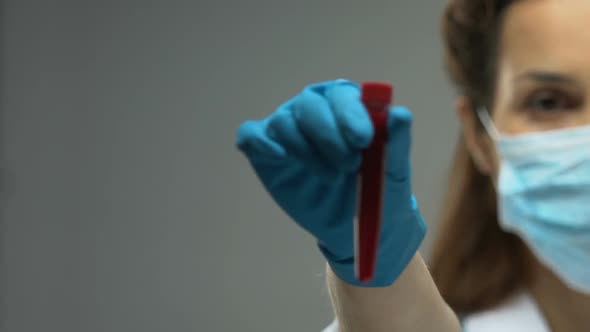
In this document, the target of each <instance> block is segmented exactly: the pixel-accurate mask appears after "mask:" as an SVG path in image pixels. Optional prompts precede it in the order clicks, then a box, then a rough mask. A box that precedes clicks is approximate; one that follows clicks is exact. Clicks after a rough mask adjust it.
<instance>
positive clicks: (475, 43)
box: [430, 0, 528, 314]
mask: <svg viewBox="0 0 590 332" xmlns="http://www.w3.org/2000/svg"><path fill="white" fill-rule="evenodd" d="M514 1H515V0H512V1H501V0H451V1H450V3H449V5H448V6H447V9H446V11H445V13H444V17H443V38H444V41H445V46H446V49H445V51H446V65H447V69H448V71H449V74H450V76H451V79H452V81H453V82H454V84H455V85H456V86H457V88H458V89H459V92H460V93H461V94H462V95H464V96H467V97H468V98H469V99H470V100H471V101H472V104H473V105H474V106H478V105H488V106H491V104H492V103H493V95H494V92H493V91H494V83H495V59H496V58H497V56H496V54H497V53H496V45H497V44H498V43H497V40H498V35H499V26H500V25H501V21H502V14H503V13H504V12H505V9H506V8H507V7H508V6H509V5H510V4H511V3H513V2H514ZM490 109H491V107H490ZM496 204H497V203H496V197H495V191H494V188H493V183H492V181H491V179H490V178H489V176H486V175H484V174H483V173H481V172H480V171H479V170H478V169H477V167H476V165H475V163H474V162H473V160H472V159H471V156H470V154H469V152H468V151H467V148H466V146H465V142H464V141H463V139H462V138H461V139H459V142H458V144H457V148H456V152H455V160H454V164H453V165H452V169H451V176H450V183H449V192H448V195H447V197H446V201H445V203H444V211H443V214H442V223H441V226H440V228H439V235H438V238H437V239H436V241H435V245H434V250H433V256H432V260H431V267H430V268H431V271H432V275H433V278H434V280H435V282H436V283H437V285H438V288H439V290H440V292H441V294H442V296H443V297H444V299H445V300H446V301H447V303H448V304H449V305H450V306H451V308H453V309H454V310H455V311H456V312H458V313H459V314H468V313H472V312H475V311H479V310H483V309H487V308H490V307H493V306H495V305H497V304H499V303H500V302H501V301H503V300H504V299H506V298H507V297H508V296H509V295H511V293H512V292H514V291H515V290H516V289H517V288H519V287H522V286H523V285H525V284H526V282H527V278H528V271H527V265H526V259H525V247H524V245H523V244H522V242H521V241H520V239H519V238H518V237H516V236H515V235H512V234H510V233H507V232H505V231H503V230H502V229H501V228H500V226H499V224H498V219H497V213H496Z"/></svg>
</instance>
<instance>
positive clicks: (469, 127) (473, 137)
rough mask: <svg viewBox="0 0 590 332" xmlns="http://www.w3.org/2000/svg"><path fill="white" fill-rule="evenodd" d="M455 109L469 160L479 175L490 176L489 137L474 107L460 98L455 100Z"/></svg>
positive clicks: (467, 99) (462, 97)
mask: <svg viewBox="0 0 590 332" xmlns="http://www.w3.org/2000/svg"><path fill="white" fill-rule="evenodd" d="M455 108H456V111H457V115H458V117H459V121H460V123H461V127H462V128H463V139H464V140H465V144H466V145H467V149H468V150H469V153H470V154H471V158H472V159H473V161H474V162H475V164H476V166H477V168H478V169H479V171H480V172H481V173H483V174H485V175H491V174H492V172H493V167H492V165H493V160H494V158H493V153H494V149H493V145H492V144H490V143H491V142H490V138H489V136H488V135H487V133H486V131H485V130H483V127H482V126H481V125H480V123H479V119H478V118H477V116H476V109H475V105H474V104H473V102H472V101H471V100H470V99H469V98H468V97H466V96H460V97H458V98H457V100H456V103H455Z"/></svg>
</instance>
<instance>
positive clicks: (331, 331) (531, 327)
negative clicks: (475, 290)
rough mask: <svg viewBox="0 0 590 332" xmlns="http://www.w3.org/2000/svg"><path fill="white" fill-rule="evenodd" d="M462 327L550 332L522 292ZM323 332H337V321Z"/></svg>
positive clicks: (480, 331) (471, 331)
mask: <svg viewBox="0 0 590 332" xmlns="http://www.w3.org/2000/svg"><path fill="white" fill-rule="evenodd" d="M462 325H463V331H464V332H498V331H502V332H550V331H549V326H548V325H547V322H546V321H545V318H544V317H543V314H542V313H541V310H540V309H539V307H538V305H537V303H536V302H535V300H534V299H533V298H532V297H531V296H530V295H529V294H528V293H527V292H524V291H523V292H519V293H517V294H515V295H514V296H512V297H511V298H510V299H509V300H507V301H506V302H505V303H504V304H502V305H501V306H499V307H497V308H494V309H490V310H486V311H482V312H478V313H475V314H471V315H469V316H467V317H465V318H464V320H463V324H462ZM323 332H338V321H336V320H335V321H334V322H332V324H330V326H328V327H326V328H325V329H324V331H323Z"/></svg>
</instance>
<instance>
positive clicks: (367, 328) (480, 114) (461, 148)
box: [238, 0, 590, 332]
mask: <svg viewBox="0 0 590 332" xmlns="http://www.w3.org/2000/svg"><path fill="white" fill-rule="evenodd" d="M589 22H590V1H587V0H513V1H500V0H451V1H450V3H449V4H448V7H447V9H446V11H445V13H444V17H443V35H444V41H445V44H446V63H447V67H448V70H449V73H450V76H451V79H452V81H453V83H454V84H455V85H456V87H457V88H458V91H459V97H458V98H457V102H456V111H457V114H458V116H459V119H460V121H461V124H462V135H461V138H460V140H459V142H458V145H457V150H456V155H455V161H454V165H453V167H452V170H453V171H452V174H451V177H450V184H449V190H448V192H447V195H446V198H445V201H446V204H445V205H444V206H445V209H444V212H443V213H442V226H441V230H440V232H439V233H440V234H439V238H438V240H437V242H436V245H435V248H434V254H433V259H432V262H431V266H430V268H427V267H426V266H425V264H424V262H423V260H422V258H421V257H420V254H418V253H417V249H418V247H419V245H420V243H421V241H422V239H423V237H424V234H425V223H424V220H423V219H422V217H421V215H420V212H419V207H418V201H417V200H416V198H415V197H414V196H413V194H412V189H411V165H410V154H409V151H410V137H411V133H410V131H411V123H412V114H411V112H410V111H409V110H408V109H406V108H402V107H393V108H392V109H391V116H390V119H391V120H390V123H389V127H388V129H389V138H388V139H389V141H388V146H387V150H388V151H387V153H388V159H387V161H386V180H385V181H386V183H385V197H384V207H383V212H382V215H383V226H382V233H381V235H380V236H381V242H380V248H379V254H378V263H377V265H378V266H377V272H376V278H375V279H374V281H373V282H372V283H370V284H360V283H359V282H358V281H357V280H356V278H355V273H354V243H353V242H354V240H353V220H354V216H355V213H356V206H355V197H356V192H357V187H356V179H357V175H358V169H359V165H360V162H361V151H362V149H363V148H365V147H367V146H368V145H369V144H370V142H371V140H372V137H373V128H372V126H371V122H370V120H369V118H368V116H367V112H366V110H365V108H364V107H363V105H362V103H361V102H360V92H359V86H358V85H357V84H356V83H354V82H350V81H345V80H337V81H331V82H325V83H319V84H314V85H310V86H308V87H306V88H305V89H303V91H302V92H301V93H299V94H298V95H297V96H295V97H294V98H292V99H291V100H289V101H287V102H286V103H285V104H283V105H281V106H280V107H279V108H278V109H277V110H276V111H275V112H274V113H273V114H272V115H270V116H269V117H268V118H266V119H264V120H262V121H249V122H246V123H244V124H243V125H242V126H241V127H240V129H239V132H238V147H239V148H240V150H241V151H243V152H244V154H245V155H246V156H247V158H248V159H249V161H250V163H251V165H252V167H253V168H254V170H255V171H256V173H257V175H258V177H259V178H260V180H261V182H262V184H263V185H264V186H265V188H266V189H267V190H268V192H269V193H270V194H271V196H272V197H273V199H274V200H275V201H276V202H277V204H279V205H280V206H281V208H282V209H283V210H284V211H285V212H286V213H287V214H288V215H289V216H290V217H291V218H292V219H293V220H294V221H295V222H296V223H298V224H299V225H300V226H301V227H302V228H303V229H305V230H307V231H308V232H309V233H311V234H312V235H313V236H314V237H315V238H316V239H317V243H318V248H319V250H320V251H321V253H322V254H323V255H324V256H325V258H326V260H327V262H328V265H327V281H328V285H329V289H330V294H331V298H332V303H333V307H334V312H335V315H336V319H335V321H334V323H333V324H332V325H331V326H329V327H328V328H327V329H326V331H342V332H361V331H362V332H380V331H413V332H420V331H428V332H431V331H441V332H446V331H461V330H463V331H468V332H484V331H503V332H509V331H531V332H548V331H553V332H574V331H590V26H589V25H588V24H589ZM443 108H444V107H443Z"/></svg>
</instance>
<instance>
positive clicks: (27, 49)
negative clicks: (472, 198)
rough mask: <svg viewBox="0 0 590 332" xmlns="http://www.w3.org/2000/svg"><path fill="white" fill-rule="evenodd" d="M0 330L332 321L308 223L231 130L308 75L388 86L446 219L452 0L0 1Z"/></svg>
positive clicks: (291, 326) (433, 210)
mask: <svg viewBox="0 0 590 332" xmlns="http://www.w3.org/2000/svg"><path fill="white" fill-rule="evenodd" d="M0 3H1V7H0V15H1V19H0V28H1V35H0V43H1V45H0V46H1V47H0V65H1V68H0V79H1V81H0V91H1V95H0V116H1V118H0V125H1V128H0V135H1V136H0V137H1V143H0V167H1V173H0V176H1V178H0V180H1V181H0V193H1V196H0V198H1V206H0V208H1V215H0V216H1V219H0V234H1V238H0V244H1V247H0V254H1V256H0V287H1V289H0V297H1V302H0V324H1V325H0V330H1V331H2V332H37V331H45V332H53V331H56V332H57V331H60V332H69V331H75V332H80V331H84V332H95V331H96V332H98V331H109V332H123V331H125V332H129V331H141V332H151V331H154V332H155V331H174V332H184V331H281V332H301V331H320V330H321V329H322V328H323V327H324V326H326V325H327V324H328V323H329V322H330V321H331V320H332V317H333V316H332V312H331V308H330V304H329V298H328V294H327V290H326V287H325V285H324V280H323V271H324V263H323V260H322V257H321V255H320V254H319V253H318V251H317V250H316V247H315V244H314V241H313V239H312V238H311V237H310V236H308V235H307V234H306V233H304V232H302V231H300V230H299V229H298V228H297V226H295V224H294V223H292V222H290V220H288V218H287V217H286V216H285V215H284V214H283V213H282V212H281V211H280V210H279V208H278V207H277V206H275V204H273V202H272V200H271V199H270V198H269V196H268V195H267V194H266V193H265V191H264V189H263V188H262V186H261V185H260V184H259V183H258V181H257V179H256V177H255V175H254V173H253V171H252V170H251V168H250V167H249V165H248V163H247V161H246V159H245V158H244V157H243V156H242V155H240V154H239V153H238V151H237V150H236V149H235V147H234V144H235V143H234V142H235V134H236V129H237V128H238V126H239V124H240V123H241V122H242V121H244V120H247V119H259V118H263V117H265V116H266V115H268V114H270V113H271V112H273V111H274V109H275V108H276V107H277V106H278V105H279V104H281V103H282V102H284V101H285V100H287V99H289V98H290V97H291V96H293V95H294V94H296V93H298V92H299V91H300V90H301V89H302V88H303V87H304V86H305V85H307V84H309V83H313V82H319V81H325V80H331V79H336V78H349V79H353V80H357V81H363V80H384V81H389V82H392V83H394V84H395V85H396V103H397V104H403V105H406V106H409V107H410V108H411V109H412V110H413V111H414V113H415V118H416V121H415V127H414V128H415V129H414V148H413V151H414V155H413V159H414V183H415V193H416V196H417V197H418V199H419V202H420V204H421V207H422V211H423V213H424V215H425V217H426V219H427V221H428V222H429V224H430V233H429V235H428V238H427V241H426V243H425V244H424V246H423V248H422V252H423V253H424V254H425V255H426V256H428V252H429V248H430V243H431V240H432V237H433V234H434V233H435V232H436V222H437V215H438V211H439V207H440V202H441V201H440V199H441V197H442V196H443V194H444V191H445V186H446V174H447V172H448V168H449V162H450V160H451V155H450V154H451V152H452V150H453V146H454V142H455V138H456V136H457V132H458V130H457V123H456V120H455V116H454V111H453V103H452V101H453V91H452V89H451V87H450V84H449V83H448V82H447V80H446V77H445V75H444V69H443V59H442V46H441V41H440V38H439V36H440V32H439V22H440V16H441V14H442V10H443V7H444V2H440V1H414V0H403V1H402V0H365V1H357V0H323V1H312V0H299V1H284V0H252V1H239V0H230V1H228V0H226V1H224V0H197V1H180V0H158V1H156V0H154V1H130V0H118V1H115V0H101V1H88V0H1V1H0Z"/></svg>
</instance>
